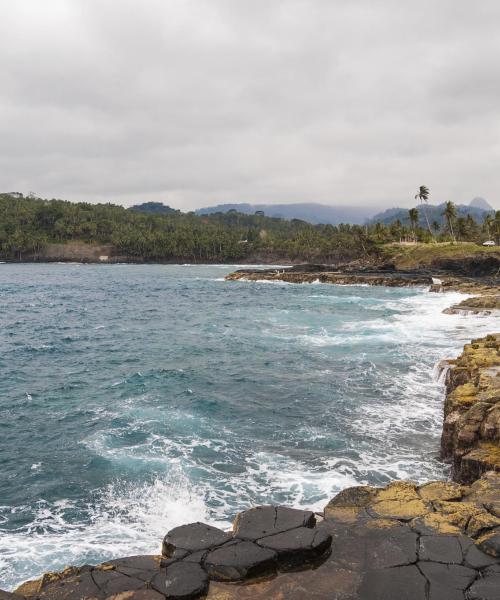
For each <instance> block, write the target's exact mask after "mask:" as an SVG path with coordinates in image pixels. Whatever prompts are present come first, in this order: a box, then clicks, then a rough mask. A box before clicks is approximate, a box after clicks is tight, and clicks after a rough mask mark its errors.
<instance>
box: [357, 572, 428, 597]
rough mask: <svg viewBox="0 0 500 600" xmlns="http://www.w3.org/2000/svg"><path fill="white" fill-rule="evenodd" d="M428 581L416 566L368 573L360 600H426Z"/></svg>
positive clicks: (359, 590)
mask: <svg viewBox="0 0 500 600" xmlns="http://www.w3.org/2000/svg"><path fill="white" fill-rule="evenodd" d="M426 586H427V581H426V579H425V577H424V576H423V575H422V573H421V572H420V571H419V570H418V568H417V567H416V566H415V565H409V566H406V567H394V568H392V569H380V570H374V571H368V572H367V573H366V574H365V575H364V577H363V580H362V582H361V585H360V587H359V589H358V592H357V596H355V597H356V598H357V599H359V600H388V599H389V598H390V599H391V600H392V599H394V600H424V598H426V597H427V596H426Z"/></svg>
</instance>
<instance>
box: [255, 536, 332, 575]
mask: <svg viewBox="0 0 500 600" xmlns="http://www.w3.org/2000/svg"><path fill="white" fill-rule="evenodd" d="M331 543H332V536H331V535H330V534H329V533H328V532H327V531H325V530H324V529H318V528H314V529H311V528H309V527H297V528H296V529H291V530H290V531H284V532H283V533H276V534H274V535H270V536H267V537H264V538H262V539H260V540H257V544H258V545H259V546H262V547H264V548H269V549H270V550H273V551H274V552H276V554H277V561H278V563H279V564H280V566H285V567H287V566H294V565H300V564H307V563H308V562H311V561H314V560H315V559H317V558H319V557H321V556H322V555H323V554H324V553H325V552H326V551H327V550H329V548H330V546H331Z"/></svg>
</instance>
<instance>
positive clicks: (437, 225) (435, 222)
mask: <svg viewBox="0 0 500 600" xmlns="http://www.w3.org/2000/svg"><path fill="white" fill-rule="evenodd" d="M432 229H434V231H435V232H436V233H439V230H440V229H441V225H440V224H439V223H438V222H437V221H432Z"/></svg>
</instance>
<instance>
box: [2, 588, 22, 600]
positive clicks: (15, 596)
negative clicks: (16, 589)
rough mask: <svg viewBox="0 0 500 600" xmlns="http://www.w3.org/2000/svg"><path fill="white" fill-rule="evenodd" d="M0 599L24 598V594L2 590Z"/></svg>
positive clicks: (16, 599) (19, 599)
mask: <svg viewBox="0 0 500 600" xmlns="http://www.w3.org/2000/svg"><path fill="white" fill-rule="evenodd" d="M0 600H24V596H18V595H17V594H11V593H10V592H4V591H3V590H0Z"/></svg>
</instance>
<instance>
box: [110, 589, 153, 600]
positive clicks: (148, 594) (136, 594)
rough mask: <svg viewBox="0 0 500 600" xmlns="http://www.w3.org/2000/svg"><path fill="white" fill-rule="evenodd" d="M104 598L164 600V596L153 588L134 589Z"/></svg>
mask: <svg viewBox="0 0 500 600" xmlns="http://www.w3.org/2000/svg"><path fill="white" fill-rule="evenodd" d="M106 600H165V596H164V595H163V594H160V593H159V592H155V591H154V590H135V591H133V592H121V593H120V594H115V595H114V596H108V597H107V598H106Z"/></svg>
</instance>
